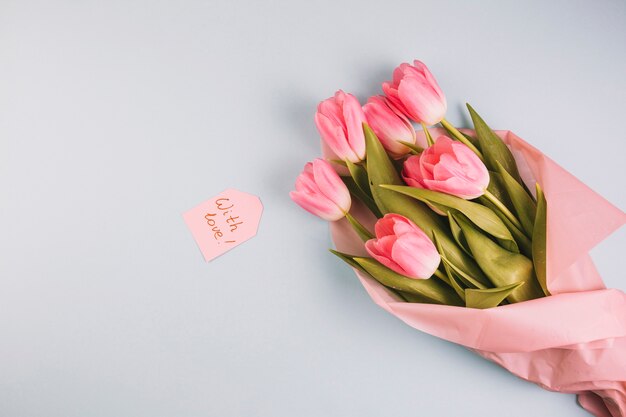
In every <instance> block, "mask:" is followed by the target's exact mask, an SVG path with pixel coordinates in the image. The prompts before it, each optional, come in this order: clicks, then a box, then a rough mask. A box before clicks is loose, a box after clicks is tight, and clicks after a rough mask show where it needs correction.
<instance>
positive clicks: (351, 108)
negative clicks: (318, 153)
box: [315, 90, 365, 163]
mask: <svg viewBox="0 0 626 417" xmlns="http://www.w3.org/2000/svg"><path fill="white" fill-rule="evenodd" d="M364 122H365V113H363V109H362V108H361V104H360V103H359V101H358V100H357V99H356V97H354V96H353V95H352V94H346V93H344V92H343V91H341V90H339V91H337V92H336V93H335V96H334V97H331V98H328V99H326V100H324V101H322V102H321V103H320V104H319V105H318V106H317V113H316V114H315V124H316V125H317V130H319V132H320V135H322V139H324V141H325V142H326V144H327V145H328V147H330V149H332V151H333V152H334V153H335V154H336V155H337V156H338V157H339V158H341V159H347V160H349V161H350V162H354V163H356V162H359V161H362V160H363V158H365V135H364V133H363V123H364Z"/></svg>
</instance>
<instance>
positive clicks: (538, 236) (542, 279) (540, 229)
mask: <svg viewBox="0 0 626 417" xmlns="http://www.w3.org/2000/svg"><path fill="white" fill-rule="evenodd" d="M536 187H537V213H536V215H535V227H534V230H533V263H534V265H535V272H536V274H537V279H538V280H539V285H541V289H542V290H543V293H544V294H545V295H550V291H549V290H548V283H547V280H546V275H547V272H546V253H547V252H546V241H547V229H546V227H547V220H548V203H547V202H546V197H545V195H544V193H543V190H542V189H541V187H540V186H539V184H537V185H536Z"/></svg>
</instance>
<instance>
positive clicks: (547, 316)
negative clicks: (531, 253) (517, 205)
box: [325, 129, 626, 417]
mask: <svg viewBox="0 0 626 417" xmlns="http://www.w3.org/2000/svg"><path fill="white" fill-rule="evenodd" d="M432 133H433V134H434V135H438V134H442V133H444V132H443V131H441V130H438V129H432ZM466 133H469V134H472V133H473V132H472V131H466ZM496 133H497V134H498V135H499V136H500V137H501V138H502V139H503V140H504V141H505V142H506V143H507V144H508V145H509V147H510V148H511V150H512V152H513V154H514V156H515V159H516V160H517V163H518V166H519V168H520V173H521V175H522V178H523V179H524V181H525V182H526V183H527V185H528V188H529V189H531V190H534V189H535V187H534V183H535V181H536V182H538V183H539V184H540V185H541V187H542V188H543V190H544V192H545V195H546V200H547V202H548V212H547V216H548V217H547V228H548V233H547V284H548V288H549V289H550V292H551V294H552V296H550V297H545V298H541V299H537V300H532V301H526V302H523V303H517V304H510V305H506V306H500V307H496V308H491V309H486V310H478V309H472V308H464V307H453V306H442V305H432V304H417V303H406V302H402V301H400V300H399V299H398V298H396V296H395V295H394V294H392V293H391V292H389V291H388V290H387V289H386V288H385V287H383V286H382V285H380V284H379V283H378V282H377V281H375V280H374V279H372V278H371V277H369V276H367V275H365V274H362V273H360V272H358V271H356V270H355V272H356V274H357V276H358V277H359V279H360V280H361V283H362V284H363V286H364V287H365V289H366V290H367V292H368V293H369V295H370V296H371V297H372V300H374V302H375V303H376V304H378V305H379V306H380V307H382V308H384V309H385V310H387V311H388V312H390V313H391V314H393V315H395V316H396V317H398V318H399V319H401V320H403V321H404V322H405V323H407V324H408V325H410V326H412V327H414V328H416V329H418V330H421V331H423V332H426V333H429V334H432V335H433V336H437V337H440V338H442V339H445V340H448V341H451V342H454V343H458V344H461V345H463V346H465V347H467V348H469V349H471V350H473V351H474V352H476V353H477V354H479V355H481V356H483V357H484V358H486V359H489V360H491V361H493V362H495V363H497V364H499V365H500V366H502V367H504V368H506V369H507V370H509V371H510V372H511V373H513V374H515V375H517V376H518V377H520V378H523V379H526V380H528V381H531V382H534V383H536V384H538V385H540V386H542V387H544V388H546V389H548V390H552V391H558V392H565V393H574V394H577V395H578V402H579V403H580V405H581V406H582V407H584V408H585V409H587V410H588V411H590V412H591V413H593V414H594V415H596V416H598V417H618V416H624V415H626V294H624V293H623V292H622V291H619V290H615V289H606V287H605V286H604V283H603V282H602V278H600V276H599V274H598V272H597V270H596V268H595V266H594V264H593V262H592V260H591V258H590V256H589V254H588V253H589V251H590V250H591V249H592V248H593V247H594V246H595V245H597V244H598V243H599V242H600V241H602V240H603V239H605V238H606V237H607V236H608V235H609V234H611V233H612V232H613V231H615V230H617V229H618V228H619V227H620V226H621V225H623V224H624V223H625V222H626V214H624V213H623V212H622V211H621V210H619V209H618V208H616V207H615V206H613V205H612V204H610V203H609V202H608V201H606V200H605V199H604V198H602V197H601V196H600V195H598V194H597V193H595V192H594V191H593V190H591V189H590V188H589V187H587V186H586V185H585V184H583V183H582V182H580V181H579V180H578V179H576V178H575V177H574V176H573V175H571V174H570V173H568V172H567V171H565V170H564V169H563V168H561V167H560V166H559V165H557V164H556V163H555V162H554V161H552V160H551V159H549V158H548V157H546V156H545V155H543V154H542V153H541V152H540V151H538V150H537V149H535V148H534V147H532V146H531V145H529V144H528V143H526V142H524V141H523V140H522V139H521V138H519V137H517V136H515V135H514V134H513V133H512V132H509V131H499V132H496ZM419 139H420V140H423V138H419ZM325 153H326V150H325ZM326 154H327V153H326ZM353 211H354V214H355V215H356V216H357V217H359V218H360V219H361V221H362V222H363V223H364V224H365V225H366V226H372V225H373V223H374V221H375V219H374V218H373V216H371V214H369V213H366V211H365V210H363V209H362V208H361V207H360V205H359V204H355V205H354V208H353ZM331 234H332V238H333V241H334V243H335V246H336V247H337V249H338V250H339V251H342V252H345V253H349V254H359V255H365V254H366V253H365V252H364V249H363V245H362V242H361V240H360V239H359V238H358V236H357V235H356V234H355V233H354V232H353V230H352V229H351V227H350V225H349V224H348V223H347V221H345V219H344V220H341V221H338V222H334V223H331Z"/></svg>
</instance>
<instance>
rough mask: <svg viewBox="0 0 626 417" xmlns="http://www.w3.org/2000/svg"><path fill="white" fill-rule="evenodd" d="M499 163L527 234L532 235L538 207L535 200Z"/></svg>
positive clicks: (499, 168) (500, 171) (499, 170)
mask: <svg viewBox="0 0 626 417" xmlns="http://www.w3.org/2000/svg"><path fill="white" fill-rule="evenodd" d="M497 165H498V172H499V173H500V175H501V178H502V182H503V184H504V186H505V188H506V191H507V194H508V195H509V198H510V199H511V202H512V203H513V207H514V208H515V213H516V214H517V218H518V219H519V220H520V222H521V223H522V227H523V228H524V232H525V233H526V235H527V236H532V235H533V228H534V224H535V211H536V209H537V207H536V204H535V200H533V198H532V197H531V196H530V195H529V194H528V192H527V191H526V189H525V188H524V187H522V186H521V185H520V183H518V182H517V181H516V180H515V178H513V177H512V176H511V174H509V173H508V172H507V171H506V170H505V169H504V167H503V166H502V164H500V163H499V162H498V163H497Z"/></svg>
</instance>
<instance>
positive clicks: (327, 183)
mask: <svg viewBox="0 0 626 417" xmlns="http://www.w3.org/2000/svg"><path fill="white" fill-rule="evenodd" d="M289 197H291V199H292V200H293V201H295V202H296V203H297V204H298V205H300V207H302V208H303V209H305V210H306V211H308V212H309V213H312V214H315V215H316V216H319V217H321V218H322V219H324V220H328V221H335V220H339V219H341V218H342V217H344V216H345V215H346V213H348V211H349V210H350V205H351V203H352V201H351V199H350V192H349V191H348V188H347V187H346V185H345V184H344V183H343V181H341V178H339V175H338V174H337V172H335V170H334V169H333V167H332V166H331V165H330V163H328V162H327V161H325V160H323V159H319V158H318V159H315V160H314V161H313V162H309V163H307V164H306V165H305V166H304V170H303V171H302V173H301V174H300V175H299V176H298V178H297V179H296V190H295V191H292V192H290V193H289Z"/></svg>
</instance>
